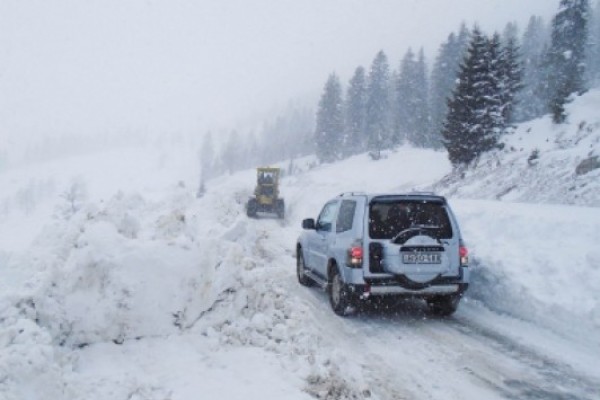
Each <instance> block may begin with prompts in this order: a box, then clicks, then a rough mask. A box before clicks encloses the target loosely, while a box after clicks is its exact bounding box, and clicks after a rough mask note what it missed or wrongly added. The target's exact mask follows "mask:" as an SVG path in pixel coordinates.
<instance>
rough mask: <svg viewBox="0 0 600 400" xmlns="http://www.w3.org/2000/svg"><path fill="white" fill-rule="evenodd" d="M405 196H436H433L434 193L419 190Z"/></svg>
mask: <svg viewBox="0 0 600 400" xmlns="http://www.w3.org/2000/svg"><path fill="white" fill-rule="evenodd" d="M407 194H408V195H415V196H437V195H436V194H435V192H428V191H420V190H413V191H412V192H408V193H407Z"/></svg>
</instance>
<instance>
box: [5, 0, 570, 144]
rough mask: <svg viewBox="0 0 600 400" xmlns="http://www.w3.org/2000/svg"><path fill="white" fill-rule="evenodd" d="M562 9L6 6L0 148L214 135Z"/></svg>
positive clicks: (21, 0)
mask: <svg viewBox="0 0 600 400" xmlns="http://www.w3.org/2000/svg"><path fill="white" fill-rule="evenodd" d="M558 3H559V1H558V0H360V1H359V0H212V1H208V0H195V1H192V0H162V1H158V0H0V137H5V138H6V137H7V136H13V135H19V136H23V135H27V136H34V135H36V136H37V135H43V134H60V133H85V134H96V133H102V132H107V131H117V132H123V133H127V132H140V131H141V132H146V131H147V132H170V131H173V132H203V131H205V130H206V129H208V128H214V127H215V126H223V127H227V126H233V125H234V124H235V123H236V121H239V120H240V119H244V118H247V117H249V116H251V115H253V114H256V113H261V112H264V110H269V109H272V108H273V107H274V106H277V104H284V103H286V102H287V101H288V100H289V99H293V98H296V97H307V96H311V95H315V94H318V93H320V90H321V88H322V86H323V84H324V82H325V79H326V78H327V75H328V74H329V73H330V72H331V71H334V70H335V71H336V72H338V74H339V75H340V76H341V78H342V80H343V81H344V82H346V81H347V80H348V79H349V78H350V75H351V73H352V72H353V70H354V68H355V67H356V66H358V65H363V66H365V67H367V68H368V66H369V64H370V63H371V60H372V59H373V57H374V56H375V54H376V53H377V51H379V50H380V49H383V50H384V51H385V52H386V53H387V54H388V56H389V57H390V62H391V63H392V66H393V67H394V68H395V67H396V66H397V65H398V64H399V62H400V57H401V56H402V55H403V53H404V52H405V51H406V49H407V48H408V47H409V46H412V47H413V48H418V47H420V46H425V50H426V54H427V55H428V56H429V58H430V59H429V60H428V61H431V57H433V56H434V55H435V54H436V51H437V48H438V46H439V44H440V43H441V42H442V41H443V40H445V38H446V37H447V35H448V34H449V33H450V32H451V31H454V30H456V29H457V28H458V26H459V24H460V22H461V21H466V22H467V23H468V24H469V25H472V23H473V22H474V21H478V22H479V24H480V25H481V27H482V28H483V29H484V30H485V31H488V32H489V31H491V30H493V29H498V30H501V29H502V28H503V27H504V25H505V24H506V23H507V22H508V21H513V20H514V21H517V22H518V23H519V25H520V28H521V29H524V27H525V24H526V22H527V20H528V19H529V16H530V15H532V14H537V15H541V16H542V17H544V18H545V19H546V21H548V20H549V19H550V18H551V16H552V15H553V14H554V13H555V12H556V10H557V8H558Z"/></svg>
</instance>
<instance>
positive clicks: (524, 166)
mask: <svg viewBox="0 0 600 400" xmlns="http://www.w3.org/2000/svg"><path fill="white" fill-rule="evenodd" d="M599 107H600V89H595V90H591V91H590V92H589V93H586V94H585V95H583V96H580V97H576V98H575V99H574V101H573V102H572V103H570V104H568V105H567V108H566V109H567V113H568V114H569V117H568V121H567V123H565V124H561V125H556V124H553V123H552V120H551V118H550V116H549V115H547V116H545V117H543V118H540V119H537V120H533V121H530V122H527V123H523V124H520V125H518V126H517V128H516V129H515V131H514V133H512V134H510V135H507V136H506V137H504V138H502V142H503V144H504V148H503V150H500V151H495V152H491V153H489V154H485V155H484V156H482V157H481V159H480V160H479V161H478V163H477V167H476V168H470V169H468V170H459V171H455V172H454V173H452V174H449V175H448V176H447V177H445V178H444V179H443V180H442V181H441V182H439V183H438V184H436V185H434V186H433V190H436V191H439V192H441V193H444V194H446V195H449V196H452V197H461V198H471V199H493V200H507V201H521V202H535V203H553V204H577V205H584V206H593V207H599V206H600V114H599V113H598V109H599ZM536 153H537V157H535V156H534V157H532V156H533V155H535V154H536ZM584 160H588V162H591V163H592V164H595V165H596V169H594V170H592V171H589V172H587V173H581V172H583V171H581V170H580V172H579V173H578V166H580V165H581V163H582V162H583V161H584Z"/></svg>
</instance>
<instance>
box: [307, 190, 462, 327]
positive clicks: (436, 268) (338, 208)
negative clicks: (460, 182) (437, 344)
mask: <svg viewBox="0 0 600 400" xmlns="http://www.w3.org/2000/svg"><path fill="white" fill-rule="evenodd" d="M302 227H303V228H304V231H303V233H302V235H301V236H300V237H299V238H298V243H297V245H296V256H297V275H298V281H299V282H300V283H301V284H302V285H305V286H309V285H312V284H315V283H316V284H318V285H319V286H321V287H323V288H324V289H327V291H328V292H329V300H330V303H331V307H332V308H333V311H334V312H335V313H336V314H338V315H345V314H346V313H347V312H348V311H349V309H351V308H352V307H353V306H356V305H357V303H358V302H360V301H363V300H367V299H369V298H371V297H374V296H377V297H378V298H398V297H419V298H423V299H425V300H426V301H427V303H428V304H429V307H430V309H431V311H432V312H434V313H436V314H438V315H450V314H452V313H453V312H454V311H456V309H457V307H458V303H459V301H460V299H461V297H462V295H463V293H464V292H465V291H466V290H467V288H468V286H469V268H468V251H467V249H466V247H465V245H464V243H463V240H462V238H461V235H460V230H459V227H458V223H457V221H456V218H455V217H454V214H453V213H452V211H451V209H450V206H449V205H448V203H447V201H446V199H445V198H444V197H441V196H436V195H434V194H431V193H409V194H378V195H368V194H357V193H344V194H341V195H340V196H338V197H336V198H334V199H332V200H330V201H328V202H327V203H326V204H325V206H324V207H323V209H322V210H321V213H320V214H319V217H318V218H317V220H316V221H315V220H314V219H312V218H310V219H305V220H304V221H303V222H302Z"/></svg>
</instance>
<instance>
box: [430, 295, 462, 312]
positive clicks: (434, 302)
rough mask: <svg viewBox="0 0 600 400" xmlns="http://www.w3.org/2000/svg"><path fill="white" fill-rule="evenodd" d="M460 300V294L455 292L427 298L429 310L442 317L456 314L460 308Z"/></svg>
mask: <svg viewBox="0 0 600 400" xmlns="http://www.w3.org/2000/svg"><path fill="white" fill-rule="evenodd" d="M459 302H460V296H457V295H455V294H452V295H447V296H436V297H432V298H431V299H428V300H427V304H428V305H429V310H430V311H431V312H432V313H433V314H435V315H438V316H440V317H447V316H449V315H452V314H454V312H455V311H456V310H457V309H458V303H459Z"/></svg>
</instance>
